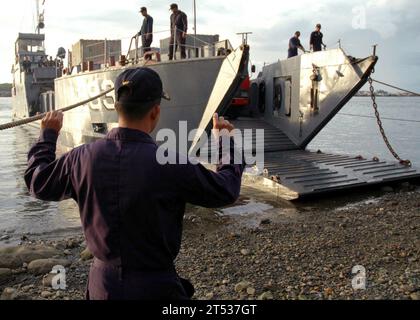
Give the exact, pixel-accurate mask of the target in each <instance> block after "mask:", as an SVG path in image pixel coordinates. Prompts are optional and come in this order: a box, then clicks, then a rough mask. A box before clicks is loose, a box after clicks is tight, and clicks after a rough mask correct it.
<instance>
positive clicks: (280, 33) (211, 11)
mask: <svg viewBox="0 0 420 320" xmlns="http://www.w3.org/2000/svg"><path fill="white" fill-rule="evenodd" d="M170 2H171V1H166V0H165V1H163V0H153V1H151V0H149V1H147V0H145V1H132V0H119V1H118V2H117V3H115V2H111V1H100V0H90V1H85V0H72V1H71V8H73V9H68V7H69V6H68V5H65V3H66V2H64V1H63V0H54V1H52V0H47V1H46V29H45V32H46V37H47V41H46V44H47V48H48V50H49V53H50V54H51V53H55V51H56V49H57V48H58V47H60V46H64V47H67V48H70V47H71V45H72V44H73V43H74V42H76V41H77V40H79V39H81V38H84V39H95V38H97V39H104V38H108V39H116V38H122V39H123V46H126V47H128V41H129V38H130V37H131V36H132V35H133V34H134V33H135V32H137V31H138V29H139V28H140V25H141V17H140V16H139V14H138V10H139V8H140V7H141V6H143V5H144V6H147V7H148V9H149V12H150V14H151V15H152V16H153V17H154V20H155V30H158V31H165V30H168V29H169V14H170V12H169V10H168V9H169V3H170ZM32 3H33V2H32V1H30V0H14V2H13V10H2V12H1V13H0V19H1V21H2V29H3V30H2V31H3V33H2V35H3V36H2V42H1V43H0V61H1V64H0V71H1V73H0V82H6V81H8V82H10V81H11V75H10V73H9V71H10V65H11V63H12V61H13V44H14V41H15V39H16V36H17V33H18V32H19V31H28V30H32V28H33V14H32V13H33V8H32V7H33V5H32ZM178 4H179V6H180V8H181V10H183V11H185V12H186V13H187V14H188V16H189V18H190V32H192V1H191V0H180V1H178ZM356 9H359V11H360V9H361V10H362V12H363V14H364V18H365V21H364V22H365V24H364V25H363V26H362V28H357V29H355V28H354V23H355V19H356V20H357V19H358V18H360V17H358V16H357V13H358V12H359V11H357V10H356ZM197 13H198V20H197V22H198V27H197V31H198V33H206V34H219V35H220V36H221V38H223V39H226V38H228V39H230V40H231V42H232V43H233V45H234V46H237V45H239V44H240V37H239V36H237V35H236V33H237V32H242V31H252V32H253V35H252V36H251V37H250V44H251V54H252V57H251V58H252V60H253V62H254V63H256V64H258V66H261V65H262V64H263V63H264V62H266V63H270V62H274V61H277V60H278V59H283V58H284V57H285V56H286V54H287V44H288V40H289V38H290V37H291V36H292V35H293V33H294V32H295V31H296V30H300V31H301V32H302V43H303V44H304V45H305V46H306V47H307V46H308V41H309V34H310V32H311V31H312V30H313V28H314V25H315V24H316V23H318V22H320V23H322V24H323V31H324V34H325V42H326V43H327V44H328V46H329V47H334V46H336V44H337V41H338V39H341V40H342V43H343V46H344V48H345V49H346V51H347V52H348V53H349V54H351V55H353V56H360V57H361V56H366V55H369V54H371V51H372V45H373V44H379V47H378V54H379V55H380V62H379V64H378V67H377V74H376V76H377V77H378V78H379V77H380V78H381V79H382V80H388V81H390V82H394V83H396V84H401V83H403V84H404V85H405V86H407V87H408V88H410V89H412V90H420V77H418V75H417V74H418V70H419V68H420V59H418V52H419V51H420V45H419V43H420V42H419V40H420V36H419V34H418V30H419V29H420V1H412V0H392V1H391V0H368V1H366V0H354V1H351V2H350V1H344V0H319V1H317V2H315V1H313V0H295V1H287V2H283V1H278V0H262V1H259V2H257V1H255V0H230V1H222V0H212V1H210V0H197ZM359 20H360V19H359ZM165 36H167V34H165V33H164V32H163V33H161V34H159V35H156V37H155V39H156V40H155V44H157V43H158V40H159V39H160V38H162V37H165ZM124 50H125V49H124ZM410 70H415V71H417V74H416V73H415V72H410Z"/></svg>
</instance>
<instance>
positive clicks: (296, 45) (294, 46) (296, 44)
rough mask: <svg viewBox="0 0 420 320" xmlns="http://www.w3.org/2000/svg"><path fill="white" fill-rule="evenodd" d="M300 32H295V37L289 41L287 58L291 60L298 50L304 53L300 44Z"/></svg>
mask: <svg viewBox="0 0 420 320" xmlns="http://www.w3.org/2000/svg"><path fill="white" fill-rule="evenodd" d="M299 38H300V31H296V32H295V35H294V36H293V37H292V38H291V39H290V40H289V51H288V58H293V57H296V56H297V55H298V49H300V50H302V51H303V52H306V50H305V48H304V47H303V46H302V44H301V43H300V40H299Z"/></svg>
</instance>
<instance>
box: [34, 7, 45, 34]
mask: <svg viewBox="0 0 420 320" xmlns="http://www.w3.org/2000/svg"><path fill="white" fill-rule="evenodd" d="M40 1H41V0H35V3H36V18H37V24H36V29H35V32H36V33H38V34H40V33H41V29H44V28H45V23H44V13H45V10H44V9H42V12H41V5H42V6H44V4H45V0H42V4H40Z"/></svg>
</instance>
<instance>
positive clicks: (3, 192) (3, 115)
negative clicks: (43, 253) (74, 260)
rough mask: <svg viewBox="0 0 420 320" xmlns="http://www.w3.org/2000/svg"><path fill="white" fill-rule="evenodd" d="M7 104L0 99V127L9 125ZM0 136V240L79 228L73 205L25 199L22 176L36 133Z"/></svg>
mask: <svg viewBox="0 0 420 320" xmlns="http://www.w3.org/2000/svg"><path fill="white" fill-rule="evenodd" d="M10 102H11V101H10V99H8V98H0V123H5V122H8V121H10V117H11V108H10ZM0 136H1V138H0V177H1V178H0V237H1V236H2V235H3V234H4V233H10V234H14V235H15V237H18V236H19V235H21V234H25V233H31V234H40V233H50V232H55V231H57V230H65V229H69V228H75V227H80V221H79V216H78V210H77V206H76V205H75V203H74V201H72V200H69V201H65V202H62V203H60V204H57V203H50V202H43V201H38V200H35V199H33V198H31V197H29V194H28V191H27V188H26V185H25V182H24V180H23V174H24V172H25V169H26V162H27V154H28V151H29V148H30V147H31V145H32V144H33V143H34V142H35V141H36V139H37V138H38V130H37V129H35V128H32V127H24V128H15V129H10V130H5V131H2V132H0Z"/></svg>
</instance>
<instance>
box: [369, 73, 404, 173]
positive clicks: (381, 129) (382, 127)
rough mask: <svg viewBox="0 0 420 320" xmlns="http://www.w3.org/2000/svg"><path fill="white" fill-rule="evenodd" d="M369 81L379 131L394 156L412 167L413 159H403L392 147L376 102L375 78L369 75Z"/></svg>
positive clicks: (401, 162)
mask: <svg viewBox="0 0 420 320" xmlns="http://www.w3.org/2000/svg"><path fill="white" fill-rule="evenodd" d="M368 82H369V90H370V96H371V99H372V105H373V109H374V111H375V116H376V121H377V123H378V126H379V131H380V133H381V135H382V138H383V140H384V142H385V144H386V146H387V148H388V150H389V151H390V152H391V154H392V155H393V156H394V158H395V159H397V160H398V161H399V162H400V164H402V165H404V166H407V167H411V161H410V160H403V159H402V158H401V157H400V156H399V154H398V153H397V152H396V151H395V149H394V148H393V147H392V145H391V142H390V141H389V139H388V137H387V135H386V132H385V129H384V126H383V123H382V119H381V115H380V114H379V109H378V104H377V102H376V94H375V88H374V86H373V82H374V80H373V79H372V77H369V79H368Z"/></svg>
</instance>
